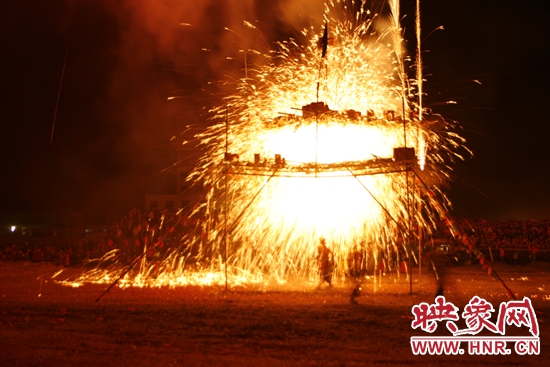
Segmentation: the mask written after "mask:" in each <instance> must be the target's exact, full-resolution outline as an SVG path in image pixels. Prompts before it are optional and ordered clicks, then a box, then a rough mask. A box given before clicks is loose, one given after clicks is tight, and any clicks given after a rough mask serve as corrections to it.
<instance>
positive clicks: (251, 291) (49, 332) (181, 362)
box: [0, 262, 550, 367]
mask: <svg viewBox="0 0 550 367" xmlns="http://www.w3.org/2000/svg"><path fill="white" fill-rule="evenodd" d="M495 269H496V270H497V271H498V273H499V274H500V275H501V277H502V278H503V279H504V280H505V281H506V283H507V284H508V285H509V286H510V288H512V289H513V290H514V291H515V292H516V293H517V295H518V298H520V299H521V298H523V297H524V296H527V297H530V298H531V300H532V302H533V305H534V307H535V310H536V312H537V317H538V322H539V327H540V340H541V347H540V354H539V355H531V356H520V355H517V354H516V353H515V352H512V354H511V355H506V356H502V355H497V356H492V355H485V356H480V355H469V354H467V353H465V354H464V355H457V356H447V355H440V356H437V355H434V356H431V355H418V356H415V355H414V354H413V353H412V351H411V346H410V337H411V336H428V335H431V334H428V333H426V332H423V331H422V330H420V329H415V330H413V329H412V328H411V322H412V320H413V316H412V313H411V307H412V306H413V305H415V304H418V303H420V302H427V303H433V301H434V295H435V289H436V287H435V283H434V281H433V277H432V275H430V274H427V275H423V276H422V279H421V282H418V281H417V280H415V281H414V283H413V293H412V295H411V294H409V290H410V286H409V282H408V281H406V280H405V279H404V278H403V276H402V277H401V279H399V280H398V279H395V277H394V276H393V275H389V274H388V275H386V276H385V277H383V279H382V284H381V286H380V285H378V286H376V288H375V285H374V283H373V280H372V279H365V278H362V279H361V280H360V282H361V284H362V292H361V293H362V294H361V296H360V297H359V298H357V302H358V303H357V304H351V303H350V297H349V296H350V293H351V290H352V289H353V287H354V286H355V285H356V282H357V281H356V280H348V281H341V282H339V283H337V284H336V285H335V286H334V287H333V288H331V289H327V288H322V289H320V290H315V287H314V286H313V285H311V284H309V285H307V284H306V285H302V286H301V287H296V286H295V287H290V286H285V287H280V288H277V289H274V288H272V289H270V288H267V289H260V288H242V287H241V288H235V289H234V288H230V289H229V291H225V289H224V288H223V287H205V288H201V287H194V286H188V287H181V288H176V289H139V288H138V289H136V288H126V289H121V288H118V287H114V288H113V289H111V291H109V292H108V293H107V294H105V296H103V298H101V299H100V300H99V301H98V302H96V299H97V298H98V296H99V295H100V294H101V293H102V292H103V291H104V290H105V288H106V286H104V285H85V286H83V287H80V288H71V287H67V286H62V285H60V284H58V283H56V282H54V281H53V280H52V279H51V276H52V275H53V274H54V273H55V272H56V271H57V270H59V269H58V268H56V267H55V266H53V265H46V264H33V263H28V262H17V263H13V262H0V310H1V311H0V366H59V365H64V366H76V365H79V366H132V367H135V366H364V365H389V366H402V365H409V366H411V365H418V366H459V365H463V364H465V363H467V364H468V365H499V366H500V365H533V366H535V365H537V366H540V365H550V345H549V343H550V326H549V325H550V320H549V316H550V264H549V263H535V264H531V265H528V266H506V265H502V264H496V265H495ZM74 271H76V270H74ZM417 271H418V270H417V269H416V272H417ZM416 272H415V274H414V276H413V278H415V277H417V276H418V275H417V273H416ZM474 295H478V296H480V297H483V298H485V299H486V300H487V301H488V302H490V303H492V304H493V305H495V307H498V305H499V304H500V302H503V301H507V300H509V299H508V298H507V296H506V292H505V290H504V288H503V287H502V286H501V285H500V284H499V283H498V282H496V281H495V280H494V279H493V278H492V277H490V276H488V275H487V273H486V271H485V270H482V269H481V266H479V265H470V266H461V267H454V268H450V269H448V274H447V286H446V288H445V296H446V299H447V301H448V302H452V303H454V304H455V305H456V306H457V307H459V308H460V312H462V310H463V307H464V306H465V305H466V304H467V303H468V301H469V300H470V299H471V298H472V297H473V296H474ZM524 328H525V327H524ZM436 332H441V333H440V334H438V335H446V336H450V333H449V332H448V331H447V330H446V329H445V327H444V325H440V327H439V329H438V331H436ZM507 335H509V334H507ZM512 349H513V348H512Z"/></svg>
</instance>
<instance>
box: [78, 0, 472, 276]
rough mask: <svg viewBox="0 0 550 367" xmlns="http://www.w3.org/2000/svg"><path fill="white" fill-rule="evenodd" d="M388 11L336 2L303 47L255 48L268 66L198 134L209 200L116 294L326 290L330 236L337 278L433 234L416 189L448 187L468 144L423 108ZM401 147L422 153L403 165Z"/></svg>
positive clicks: (241, 85) (114, 272) (394, 5)
mask: <svg viewBox="0 0 550 367" xmlns="http://www.w3.org/2000/svg"><path fill="white" fill-rule="evenodd" d="M390 5H391V6H390V9H391V10H393V12H394V13H393V14H390V15H389V17H387V16H383V15H379V14H374V13H371V12H369V11H366V10H365V7H364V6H363V7H361V8H360V10H359V11H358V12H357V13H355V14H353V15H351V16H350V10H349V9H346V8H345V6H344V1H343V0H342V1H337V0H335V1H330V2H328V3H327V5H325V19H323V21H322V22H319V23H320V24H319V25H317V26H311V27H310V28H307V29H305V30H304V31H303V32H302V36H303V39H301V40H300V41H298V40H289V41H285V42H281V43H279V44H278V49H277V50H276V51H269V52H266V53H261V52H255V53H254V54H255V55H257V56H256V57H261V58H262V59H263V60H262V62H261V63H257V64H261V65H257V66H256V67H251V66H250V65H249V66H248V68H247V72H246V77H244V78H242V79H241V80H239V81H238V82H237V85H236V86H235V89H234V90H233V93H232V94H231V95H229V96H227V97H226V98H225V103H224V104H222V105H220V106H218V107H216V108H214V109H213V111H212V113H213V116H214V117H213V123H212V125H211V126H210V127H209V128H208V129H207V130H206V132H203V133H201V134H199V135H197V136H196V138H197V139H198V140H199V141H200V143H201V145H202V146H203V148H204V152H205V153H204V155H203V156H202V157H201V159H200V160H199V161H198V164H197V166H196V167H195V170H194V171H193V173H192V174H191V176H190V179H191V180H193V181H194V182H195V183H197V184H201V185H204V190H205V193H206V197H205V200H203V201H202V202H201V203H200V204H199V205H198V206H196V207H195V211H194V213H193V214H192V215H193V216H194V217H196V218H199V219H200V220H199V222H198V225H197V228H196V230H195V231H194V232H192V233H189V234H187V235H185V237H184V238H182V240H181V243H182V246H181V247H180V249H178V251H174V252H172V253H171V254H170V255H169V256H168V257H167V258H166V259H165V260H163V261H161V262H160V263H158V264H156V265H155V266H154V267H153V266H150V265H148V264H147V261H146V260H145V257H144V259H143V260H142V261H140V262H139V264H138V265H136V267H135V269H133V270H132V271H131V272H129V273H128V275H126V276H125V277H124V278H123V279H122V280H121V285H123V286H124V285H137V286H147V285H148V286H176V285H186V284H223V282H224V281H225V279H226V278H225V276H227V277H228V279H229V282H230V283H231V284H232V285H237V284H244V283H267V282H271V281H275V282H285V281H288V280H289V279H302V280H310V281H317V279H318V265H317V260H316V257H317V245H318V243H319V239H320V238H321V237H324V238H326V240H327V244H328V247H329V248H330V249H331V250H332V251H333V252H334V254H335V255H336V258H337V264H338V267H337V269H338V270H339V274H340V275H342V274H343V270H344V268H345V259H346V258H347V256H348V254H349V253H350V252H351V251H359V252H361V253H362V254H363V261H364V263H367V262H369V261H371V262H374V263H376V262H378V261H382V260H383V256H382V254H386V256H387V257H388V258H389V257H390V254H392V253H397V252H399V253H400V254H404V253H405V252H406V251H405V244H407V243H409V242H415V241H417V240H418V238H417V237H416V236H418V233H419V228H420V229H422V230H423V233H425V234H429V233H431V232H432V231H433V229H434V226H435V222H436V214H435V211H434V210H432V208H431V207H430V202H429V201H428V200H426V201H424V197H425V194H426V193H425V192H423V191H422V190H421V189H420V186H419V185H418V184H417V183H418V180H419V178H421V179H422V180H423V181H424V182H427V183H428V184H429V185H430V188H431V189H432V190H433V191H435V192H441V190H440V189H439V186H440V185H442V184H444V183H445V182H446V181H447V180H448V179H449V177H448V176H449V172H450V166H451V165H452V162H453V161H454V159H455V158H457V157H458V158H460V155H459V154H458V153H457V151H458V150H459V148H461V147H462V145H463V139H462V138H461V137H460V136H459V135H457V134H456V133H454V132H453V130H452V126H451V124H450V123H448V122H447V121H445V120H444V119H443V118H441V117H440V116H430V115H429V114H427V113H426V111H419V105H420V104H419V102H418V101H419V98H418V90H419V89H420V90H421V88H420V86H419V84H421V82H419V81H414V79H411V80H409V78H408V76H407V73H406V68H407V67H410V66H411V65H406V64H407V63H408V64H411V63H412V62H411V61H410V60H409V59H408V58H407V57H406V55H405V54H404V51H403V48H404V42H403V39H402V30H401V29H400V28H399V22H398V19H399V16H400V15H399V14H395V12H396V11H397V12H398V9H399V6H398V2H397V1H395V0H392V1H391V4H390ZM383 18H387V21H386V22H385V23H386V24H387V25H388V27H387V29H386V30H380V29H379V28H380V24H384V21H383V20H384V19H383ZM381 20H382V21H381ZM325 25H328V39H327V41H328V50H327V52H326V55H325V57H322V51H321V48H320V47H319V43H320V42H322V40H321V39H322V36H323V32H324V27H325ZM375 25H376V27H375ZM320 40H321V41H320ZM258 55H260V56H258ZM417 63H418V62H417ZM308 105H309V107H307V106H308ZM304 106H305V107H304ZM419 116H422V117H420V118H419ZM400 147H410V148H414V150H415V153H416V156H414V157H413V158H412V159H410V158H409V159H404V160H401V159H398V158H397V156H394V149H395V148H400ZM276 156H277V158H276ZM110 256H114V255H113V254H111V255H110ZM111 262H112V261H111ZM387 265H389V264H387ZM124 270H125V267H124V266H122V265H116V262H115V263H114V265H113V264H111V265H109V266H103V267H101V266H100V267H97V268H96V269H94V270H91V271H89V272H87V273H85V274H83V275H82V276H81V277H80V278H78V279H77V280H76V281H74V282H72V284H75V283H82V282H97V283H109V282H112V281H114V280H115V279H116V278H117V277H118V276H120V275H121V274H123V271H124Z"/></svg>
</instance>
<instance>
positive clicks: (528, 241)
mask: <svg viewBox="0 0 550 367" xmlns="http://www.w3.org/2000/svg"><path fill="white" fill-rule="evenodd" d="M460 226H461V227H462V229H463V230H464V231H465V233H466V234H467V236H468V239H469V241H471V243H473V245H474V246H476V247H477V248H478V249H479V250H480V251H481V252H483V253H484V254H485V256H486V258H487V259H491V260H492V261H501V262H505V263H507V264H512V265H524V264H527V263H530V262H532V261H550V220H515V219H510V220H487V219H463V220H462V221H461V222H460Z"/></svg>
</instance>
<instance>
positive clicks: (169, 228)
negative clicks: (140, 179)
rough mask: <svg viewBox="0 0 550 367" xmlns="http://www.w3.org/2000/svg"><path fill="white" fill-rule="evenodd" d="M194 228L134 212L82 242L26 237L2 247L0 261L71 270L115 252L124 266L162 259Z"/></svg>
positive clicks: (166, 215)
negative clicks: (143, 258)
mask: <svg viewBox="0 0 550 367" xmlns="http://www.w3.org/2000/svg"><path fill="white" fill-rule="evenodd" d="M195 224H196V222H191V221H190V220H189V219H186V218H182V217H181V216H179V215H178V214H177V213H176V212H173V211H169V210H159V209H153V210H149V211H147V212H143V211H141V210H139V209H132V210H131V211H130V212H129V213H128V214H126V215H125V216H124V217H122V218H121V219H120V220H119V221H117V222H115V223H113V224H111V225H110V226H108V227H105V228H101V229H99V230H96V231H94V232H91V233H86V234H85V235H83V236H81V238H67V237H63V236H55V237H51V238H49V239H48V240H46V239H44V238H39V239H35V238H33V237H27V238H23V240H21V239H20V240H19V241H15V240H14V241H7V242H6V243H5V245H4V246H0V260H4V261H19V260H30V261H33V262H50V263H54V264H56V265H60V266H67V267H68V266H72V265H75V264H83V263H84V264H85V263H86V262H87V261H88V260H94V259H99V258H101V257H102V256H103V255H105V254H106V253H108V252H110V251H112V250H115V249H116V250H118V251H117V253H118V254H119V257H120V260H121V261H122V262H123V263H130V262H131V261H132V260H134V259H135V258H136V257H137V256H139V255H141V254H143V253H144V251H147V253H146V255H147V257H148V258H150V259H155V258H161V257H163V256H164V255H165V254H166V252H167V251H170V250H171V249H173V248H175V247H177V246H178V245H179V242H180V239H181V238H182V237H183V235H184V233H186V232H187V231H189V229H190V228H191V227H192V226H194V225H195Z"/></svg>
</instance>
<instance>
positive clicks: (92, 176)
mask: <svg viewBox="0 0 550 367" xmlns="http://www.w3.org/2000/svg"><path fill="white" fill-rule="evenodd" d="M318 3H321V2H320V1H315V0H301V1H291V0H279V1H260V0H256V1H254V0H218V1H213V0H212V1H194V2H191V1H187V0H143V1H132V0H121V1H109V0H79V1H77V0H51V1H38V0H22V1H17V2H10V4H6V2H3V3H2V4H1V5H0V27H1V32H0V37H1V38H0V39H1V50H2V53H1V55H2V56H1V59H0V60H1V61H0V62H1V64H0V83H1V84H0V88H1V90H2V93H1V99H0V121H1V127H2V133H1V134H0V136H1V138H0V139H1V140H0V146H1V149H2V152H1V153H2V154H1V157H2V158H1V160H0V162H1V164H2V168H3V174H2V176H1V177H2V179H1V183H0V211H5V210H52V209H69V210H76V211H79V212H82V213H84V214H85V221H86V222H89V223H94V222H107V223H108V222H111V221H113V220H116V219H118V218H119V217H120V215H121V214H123V213H125V212H127V211H128V210H129V209H130V208H132V207H136V206H142V205H143V195H144V194H145V193H155V192H162V191H165V190H167V189H169V187H168V186H167V184H166V182H167V180H168V179H169V174H168V173H162V170H163V168H166V167H169V166H170V165H171V164H172V163H173V162H174V161H175V150H174V146H173V145H171V144H170V138H171V137H172V136H180V135H179V133H180V131H181V130H182V129H183V127H184V126H185V125H187V124H204V123H205V117H204V111H203V110H202V109H201V108H202V107H203V106H206V107H209V106H211V105H212V104H214V103H217V101H216V97H215V95H219V93H222V92H223V91H221V90H217V89H216V87H215V86H213V85H212V84H210V83H209V82H212V81H216V80H219V79H222V78H225V77H238V76H239V72H240V70H241V68H242V66H241V65H240V64H239V63H238V62H233V63H232V61H227V60H226V59H225V57H226V56H235V57H236V58H238V56H239V54H238V50H239V49H241V48H245V47H254V48H258V47H262V45H261V44H259V43H258V42H259V40H260V41H261V40H263V38H262V37H258V33H257V32H256V33H254V35H251V34H250V32H251V31H250V30H246V29H244V28H243V26H242V20H243V19H244V20H249V21H251V22H253V21H254V20H259V21H260V23H255V24H258V26H259V28H260V29H261V30H262V32H263V33H264V34H263V36H264V37H265V39H267V40H268V41H269V42H272V41H275V40H277V39H286V38H287V37H288V36H289V35H291V34H292V32H293V25H295V24H298V23H299V22H300V19H301V17H300V16H299V15H298V14H299V13H301V14H313V15H314V16H317V14H318V13H319V11H320V9H321V8H320V7H319V6H317V4H318ZM414 3H415V1H413V0H410V1H402V8H403V11H404V12H406V13H407V14H409V15H408V18H405V20H406V21H405V25H407V22H408V21H410V20H412V18H413V13H412V12H411V10H412V9H413V7H414ZM541 4H543V5H541ZM421 5H422V20H423V33H424V41H423V44H424V48H425V49H426V50H428V51H426V52H425V53H424V63H425V73H426V78H427V82H426V84H425V89H426V92H427V96H426V99H425V104H426V105H427V106H428V107H431V108H432V109H433V110H434V111H435V112H438V113H441V114H443V115H444V116H445V117H446V118H448V119H453V120H456V121H458V122H459V124H460V125H461V126H462V127H463V128H464V131H463V132H462V135H463V136H465V137H466V139H467V146H468V147H469V148H470V149H472V150H473V152H474V157H473V158H469V159H467V160H466V161H465V162H461V163H459V164H457V165H456V167H455V171H454V172H455V176H456V177H455V181H454V182H453V184H452V186H451V188H450V190H449V197H450V198H451V200H452V202H453V204H454V208H455V211H456V213H457V215H460V216H471V217H485V218H492V219H503V218H519V219H526V218H550V190H548V188H549V187H550V173H549V172H547V171H548V169H550V149H548V144H547V140H548V139H549V138H550V128H549V127H548V125H549V123H550V121H549V120H550V119H549V118H548V117H547V116H548V114H547V112H546V109H547V101H548V99H549V92H548V86H549V85H550V81H549V77H548V75H549V73H548V71H547V70H548V67H547V63H548V60H550V58H549V56H550V55H549V44H550V43H549V40H548V39H547V37H548V35H549V34H550V32H549V29H548V28H549V22H548V21H547V14H548V5H546V2H543V1H534V0H526V1H506V0H484V1H479V0H477V1H474V0H460V1H459V0H445V1H436V0H425V1H423V2H422V4H421ZM180 23H191V24H193V25H194V26H196V27H184V26H180ZM439 26H444V30H438V31H436V32H433V33H431V31H432V30H435V29H436V28H437V27H439ZM224 27H229V28H231V29H234V30H236V31H237V32H238V33H240V34H241V35H243V37H236V36H235V35H233V34H231V33H230V32H227V31H224ZM407 27H408V26H407ZM247 32H248V33H247ZM406 32H407V33H406V37H407V38H408V39H411V42H413V41H414V40H413V30H412V28H410V29H406ZM430 33H431V34H430ZM264 46H265V44H264ZM202 48H206V49H209V50H210V51H208V52H205V51H201V49H202ZM66 55H67V64H66V68H65V73H64V76H63V84H62V89H61V94H60V99H59V104H58V111H57V117H56V119H55V130H54V135H53V142H52V143H50V135H51V131H52V123H53V120H54V113H55V107H56V100H57V93H58V88H59V83H60V80H61V73H62V70H63V64H64V60H65V56H66ZM475 81H477V82H475ZM173 94H177V95H180V96H182V97H184V98H180V99H178V100H174V101H167V97H168V96H169V95H173ZM448 100H455V101H457V104H453V105H445V104H444V103H443V102H445V101H448Z"/></svg>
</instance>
